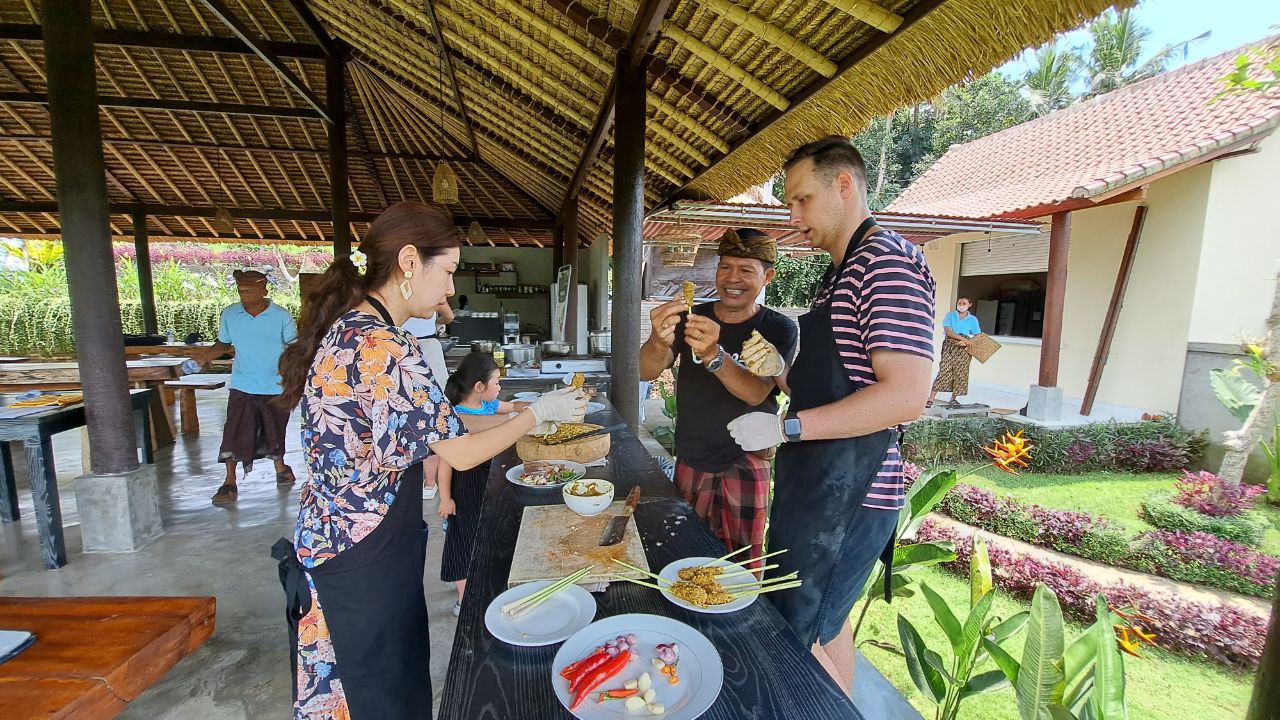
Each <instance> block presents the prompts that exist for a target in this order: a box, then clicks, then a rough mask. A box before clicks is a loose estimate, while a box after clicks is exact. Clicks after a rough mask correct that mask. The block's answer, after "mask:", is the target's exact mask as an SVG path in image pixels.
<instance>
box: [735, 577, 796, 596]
mask: <svg viewBox="0 0 1280 720" xmlns="http://www.w3.org/2000/svg"><path fill="white" fill-rule="evenodd" d="M803 584H804V581H803V580H797V581H795V582H788V583H779V584H777V585H770V586H769V587H767V588H761V589H759V590H743V591H742V592H736V593H729V594H730V595H732V596H734V597H735V598H744V597H747V596H749V595H762V594H764V593H767V592H773V591H774V590H790V589H791V588H794V587H800V586H801V585H803Z"/></svg>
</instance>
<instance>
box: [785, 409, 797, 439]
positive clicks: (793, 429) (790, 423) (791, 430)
mask: <svg viewBox="0 0 1280 720" xmlns="http://www.w3.org/2000/svg"><path fill="white" fill-rule="evenodd" d="M782 437H784V438H786V440H787V442H799V441H800V416H799V415H797V414H795V413H793V412H789V413H787V414H786V415H783V416H782Z"/></svg>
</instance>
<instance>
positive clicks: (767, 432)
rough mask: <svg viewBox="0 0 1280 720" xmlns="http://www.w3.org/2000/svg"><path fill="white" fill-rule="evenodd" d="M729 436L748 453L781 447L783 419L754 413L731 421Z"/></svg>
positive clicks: (772, 415) (768, 414)
mask: <svg viewBox="0 0 1280 720" xmlns="http://www.w3.org/2000/svg"><path fill="white" fill-rule="evenodd" d="M729 434H730V435H732V436H733V440H734V442H736V443H738V445H740V446H742V449H743V450H745V451H747V452H753V451H755V450H764V449H765V448H771V447H775V446H777V445H781V444H782V443H783V442H784V441H785V440H786V438H785V437H783V435H782V418H781V417H780V416H778V415H774V414H773V413H765V412H753V413H747V414H746V415H742V416H740V417H736V418H734V419H732V420H730V421H729Z"/></svg>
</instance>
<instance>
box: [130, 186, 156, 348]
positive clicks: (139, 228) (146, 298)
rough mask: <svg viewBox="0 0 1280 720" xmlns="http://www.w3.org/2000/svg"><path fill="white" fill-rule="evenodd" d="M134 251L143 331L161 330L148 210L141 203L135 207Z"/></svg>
mask: <svg viewBox="0 0 1280 720" xmlns="http://www.w3.org/2000/svg"><path fill="white" fill-rule="evenodd" d="M133 251H134V255H135V256H136V265H137V269H138V301H139V302H140V303H141V304H142V332H143V333H144V334H146V335H155V334H157V333H158V332H160V330H159V327H158V324H157V323H156V288H155V283H154V282H153V281H152V279H151V245H150V242H149V240H148V238H147V212H146V210H143V209H142V206H141V205H139V206H137V207H135V208H134V209H133Z"/></svg>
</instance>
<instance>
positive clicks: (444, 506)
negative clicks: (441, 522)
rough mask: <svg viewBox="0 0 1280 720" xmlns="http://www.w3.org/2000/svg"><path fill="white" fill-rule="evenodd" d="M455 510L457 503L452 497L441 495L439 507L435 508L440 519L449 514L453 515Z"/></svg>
mask: <svg viewBox="0 0 1280 720" xmlns="http://www.w3.org/2000/svg"><path fill="white" fill-rule="evenodd" d="M457 512H458V504H457V503H455V502H454V501H453V498H447V497H444V496H443V495H441V496H440V505H439V507H437V508H436V513H438V514H439V515H440V518H441V519H445V518H448V517H449V516H450V515H454V514H456V513H457Z"/></svg>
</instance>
